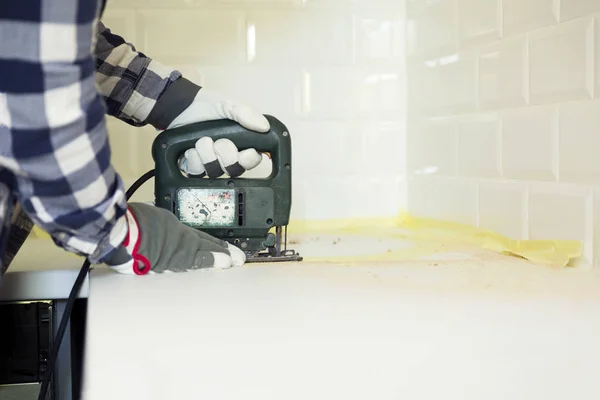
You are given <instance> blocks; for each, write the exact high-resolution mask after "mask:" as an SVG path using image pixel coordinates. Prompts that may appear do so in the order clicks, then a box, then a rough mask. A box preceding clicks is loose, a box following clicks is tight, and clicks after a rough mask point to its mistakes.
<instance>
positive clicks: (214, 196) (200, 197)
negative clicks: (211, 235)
mask: <svg viewBox="0 0 600 400" xmlns="http://www.w3.org/2000/svg"><path fill="white" fill-rule="evenodd" d="M177 210H178V214H179V215H178V218H179V220H180V221H181V222H183V223H184V224H186V225H190V226H193V227H228V226H233V224H234V222H235V190H234V189H184V188H182V189H179V191H178V193H177Z"/></svg>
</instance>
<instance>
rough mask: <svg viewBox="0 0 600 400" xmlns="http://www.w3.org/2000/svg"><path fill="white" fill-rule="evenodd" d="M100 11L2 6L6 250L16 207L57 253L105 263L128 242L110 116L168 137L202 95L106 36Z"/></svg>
mask: <svg viewBox="0 0 600 400" xmlns="http://www.w3.org/2000/svg"><path fill="white" fill-rule="evenodd" d="M103 6H104V4H103V3H102V2H101V1H100V0H27V1H13V2H6V5H4V4H3V5H0V38H2V39H1V40H0V222H1V224H0V229H2V230H1V231H0V240H2V242H1V243H0V246H3V245H4V242H5V240H6V236H7V234H8V233H7V226H8V221H9V220H10V210H11V205H12V201H13V199H17V200H18V201H19V202H20V203H21V204H22V206H23V208H24V210H25V211H26V212H27V213H28V214H29V216H30V217H31V218H32V220H33V221H34V222H35V223H36V224H37V225H38V226H40V227H41V228H42V229H44V230H45V231H46V232H48V233H49V234H50V235H51V236H52V238H53V240H54V241H55V243H56V244H57V245H58V246H60V247H62V248H64V249H66V250H67V251H70V252H73V253H76V254H79V255H83V256H86V257H88V258H89V259H90V261H91V262H92V263H100V262H103V261H105V260H106V259H107V257H108V256H109V255H110V254H111V253H112V252H113V251H114V250H115V248H117V247H119V246H120V244H121V243H122V241H123V239H124V237H125V236H126V233H127V225H126V220H125V211H126V207H127V203H126V198H125V190H124V185H123V182H122V180H121V179H120V177H119V175H118V173H117V172H116V171H115V170H114V169H113V166H112V165H111V162H110V157H111V152H110V146H109V142H108V136H107V129H106V124H105V115H106V114H108V115H110V116H113V117H116V118H118V119H120V120H122V121H125V122H126V123H128V124H130V125H134V126H143V125H146V124H151V125H153V126H155V127H156V128H157V129H164V128H165V127H166V125H168V123H169V122H170V121H171V120H172V119H174V118H175V117H176V116H177V115H178V114H179V113H180V112H181V111H183V110H184V109H185V108H186V107H187V106H188V105H189V104H190V103H191V102H192V101H193V98H194V96H195V94H196V93H197V91H198V90H199V89H200V88H199V86H196V85H195V84H193V83H191V82H189V81H187V80H186V79H185V78H183V77H182V76H181V74H180V73H179V72H178V71H176V70H174V69H171V68H168V67H166V66H163V65H161V64H160V63H158V62H156V61H154V60H152V59H151V58H148V57H147V56H146V55H144V54H143V53H141V52H138V51H136V49H135V48H134V47H133V45H131V44H128V43H126V42H125V40H124V39H123V38H122V37H120V36H118V35H116V34H114V33H112V32H111V31H110V30H109V29H107V28H106V27H105V26H104V25H103V24H102V23H100V22H99V18H100V16H101V12H102V9H103ZM1 251H3V248H0V253H1ZM0 271H2V268H1V266H0ZM0 277H1V273H0Z"/></svg>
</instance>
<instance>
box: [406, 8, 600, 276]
mask: <svg viewBox="0 0 600 400" xmlns="http://www.w3.org/2000/svg"><path fill="white" fill-rule="evenodd" d="M407 7H408V10H407V28H408V30H407V41H408V42H407V49H408V51H407V73H408V78H407V79H408V101H407V107H408V112H407V115H408V121H407V151H408V154H409V156H408V170H407V176H408V195H409V196H408V207H409V209H410V210H411V211H412V212H414V213H415V214H417V215H418V216H424V217H435V218H444V219H447V220H451V221H456V222H467V223H470V224H475V225H478V226H480V227H482V228H485V229H491V230H493V231H496V232H499V233H501V234H504V235H507V236H509V237H510V238H513V239H541V240H544V239H569V240H580V241H582V242H583V244H584V255H583V258H582V259H581V260H580V261H579V264H580V265H582V266H591V265H594V264H595V265H600V199H599V197H598V196H599V194H600V190H599V186H600V185H599V183H600V158H599V157H598V153H599V152H600V101H599V100H598V97H599V94H600V93H599V91H598V89H599V88H600V79H599V78H598V77H600V25H599V22H600V1H598V0H437V1H428V0H413V1H409V2H408V4H407Z"/></svg>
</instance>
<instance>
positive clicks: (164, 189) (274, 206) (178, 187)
mask: <svg viewBox="0 0 600 400" xmlns="http://www.w3.org/2000/svg"><path fill="white" fill-rule="evenodd" d="M265 117H266V118H267V119H268V120H269V123H270V124H271V129H270V131H269V132H268V133H257V132H252V131H249V130H247V129H245V128H244V127H242V126H241V125H239V124H238V123H236V122H234V121H231V120H218V121H207V122H200V123H195V124H191V125H186V126H182V127H179V128H175V129H170V130H166V131H163V132H161V133H160V134H159V135H158V136H157V137H156V139H155V140H154V143H153V145H152V157H153V158H154V162H155V172H154V173H155V178H154V179H155V186H154V196H155V203H156V206H158V207H162V208H164V209H167V210H169V211H171V212H173V213H174V214H175V215H176V216H177V218H178V219H179V220H180V221H181V222H182V223H184V224H186V225H188V226H190V227H192V228H195V229H199V230H202V231H204V232H206V233H208V234H210V235H211V236H214V237H217V238H220V239H223V240H226V241H227V242H229V243H231V244H233V245H235V246H237V247H239V248H240V249H241V250H243V251H244V252H245V253H246V256H247V262H267V261H300V260H302V257H300V256H299V255H298V254H297V253H296V252H295V251H294V250H288V249H287V225H288V223H289V217H290V210H291V205H292V145H291V138H290V134H289V131H288V129H287V128H286V126H285V125H284V124H283V123H281V122H280V121H279V120H277V119H276V118H274V117H272V116H269V115H265ZM204 136H209V137H211V138H212V139H213V140H214V141H216V140H218V139H221V138H227V139H229V140H231V141H232V142H233V143H234V144H235V145H236V146H237V147H238V149H239V150H240V151H241V150H244V149H248V148H254V149H256V151H258V152H259V153H269V154H270V156H271V159H272V164H273V168H272V172H271V174H270V175H269V176H268V177H265V178H231V177H228V176H223V177H221V178H216V179H212V178H208V177H194V176H186V175H185V174H184V173H183V172H182V171H181V170H180V169H179V159H180V158H181V157H182V156H183V154H184V153H185V151H186V150H187V149H189V148H193V147H194V145H195V143H196V141H197V140H198V139H200V138H201V137H204Z"/></svg>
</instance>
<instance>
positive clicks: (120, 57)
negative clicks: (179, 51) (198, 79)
mask: <svg viewBox="0 0 600 400" xmlns="http://www.w3.org/2000/svg"><path fill="white" fill-rule="evenodd" d="M96 57H97V59H96V72H97V73H96V82H97V84H98V90H99V91H100V94H101V95H102V97H103V98H104V101H105V102H106V104H107V106H108V111H107V113H108V114H109V115H111V116H113V117H116V118H118V119H120V120H121V121H124V122H126V123H128V124H130V125H133V126H144V125H147V124H150V125H152V126H154V127H155V128H157V129H165V128H166V127H167V126H168V125H169V123H170V122H171V121H172V120H173V119H175V117H176V116H177V115H179V114H180V113H181V112H183V110H185V109H186V108H187V107H188V106H189V105H190V104H191V103H192V101H193V100H194V98H195V96H196V94H197V93H198V91H199V90H200V86H198V85H197V84H195V83H194V82H191V81H190V80H188V79H186V78H185V77H183V76H182V74H181V72H179V71H178V70H176V69H174V68H171V67H168V66H165V65H163V64H161V63H160V62H158V61H156V60H154V59H152V58H150V57H148V56H147V55H146V54H144V53H142V52H141V51H138V50H137V49H136V48H135V46H134V45H133V44H131V43H128V42H127V41H125V39H124V38H123V37H121V36H119V35H117V34H116V33H114V32H112V31H111V30H110V29H109V28H108V27H106V26H105V25H104V24H103V23H101V22H100V23H99V24H98V34H97V43H96Z"/></svg>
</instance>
